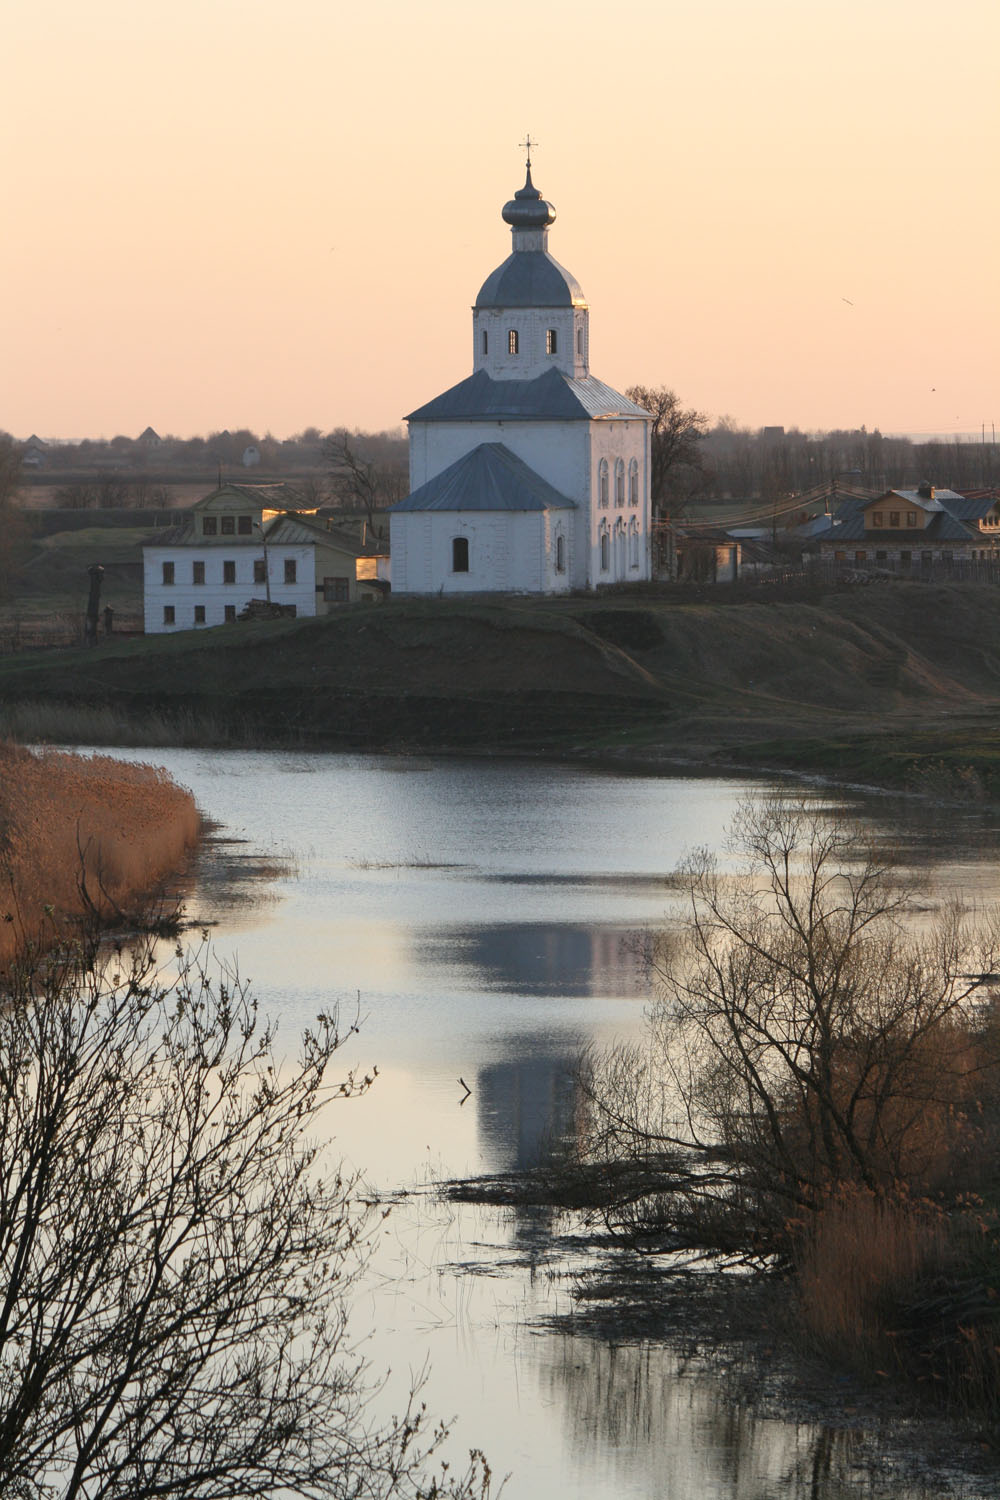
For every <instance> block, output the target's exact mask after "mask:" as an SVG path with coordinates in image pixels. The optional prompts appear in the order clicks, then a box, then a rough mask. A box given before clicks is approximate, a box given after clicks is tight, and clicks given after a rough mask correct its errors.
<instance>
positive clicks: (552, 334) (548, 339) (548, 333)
mask: <svg viewBox="0 0 1000 1500" xmlns="http://www.w3.org/2000/svg"><path fill="white" fill-rule="evenodd" d="M557 343H558V338H557V335H556V330H555V329H554V328H546V330H545V352H546V354H555V353H556V344H557Z"/></svg>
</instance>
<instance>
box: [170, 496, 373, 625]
mask: <svg viewBox="0 0 1000 1500" xmlns="http://www.w3.org/2000/svg"><path fill="white" fill-rule="evenodd" d="M282 501H284V503H285V504H287V503H288V496H287V494H286V493H285V492H284V491H283V488H282V486H268V485H256V486H255V485H237V484H227V485H223V486H221V487H220V488H219V489H217V490H215V491H213V493H212V494H210V495H206V496H205V498H204V499H202V500H199V501H198V502H197V504H195V505H194V506H193V507H192V509H191V512H190V514H189V516H188V518H187V519H186V520H185V521H184V522H183V523H182V524H181V525H179V526H171V527H170V528H169V529H168V530H166V531H163V532H161V533H160V534H159V535H158V536H156V537H154V538H153V539H152V540H151V541H149V542H147V543H145V545H144V546H143V604H144V614H145V630H146V634H147V635H154V634H160V633H163V632H164V631H171V630H191V629H199V628H201V627H202V626H210V625H224V624H226V623H227V622H229V621H235V620H237V619H238V618H239V616H240V614H241V613H242V611H243V610H244V609H246V608H247V606H248V605H249V604H250V601H251V600H255V601H264V602H265V603H270V604H280V605H284V606H285V607H286V608H287V609H289V610H290V611H291V612H292V613H294V614H296V615H319V614H326V613H328V612H329V611H330V610H331V609H335V608H337V607H338V606H339V605H343V604H349V603H352V602H353V601H355V600H357V599H363V598H380V597H382V593H383V589H384V585H383V584H381V583H380V582H378V581H376V580H375V577H374V574H375V571H376V568H375V564H376V563H377V559H376V558H375V556H374V552H373V549H372V548H370V547H367V546H366V545H365V544H364V543H362V542H361V540H360V539H354V538H352V537H351V536H350V535H349V534H348V533H346V532H344V531H343V530H342V529H338V530H337V531H331V530H328V529H327V528H326V527H325V526H324V525H323V524H322V522H317V521H316V520H314V518H313V517H312V516H311V515H309V514H306V515H297V514H294V513H289V512H287V511H282V512H280V513H278V514H276V513H275V505H276V503H281V502H282ZM366 573H367V574H368V575H369V576H367V577H364V576H359V575H364V574H366Z"/></svg>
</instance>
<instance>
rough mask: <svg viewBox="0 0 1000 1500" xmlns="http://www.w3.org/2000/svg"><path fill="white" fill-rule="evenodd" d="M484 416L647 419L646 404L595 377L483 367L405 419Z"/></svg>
mask: <svg viewBox="0 0 1000 1500" xmlns="http://www.w3.org/2000/svg"><path fill="white" fill-rule="evenodd" d="M484 417H485V418H487V419H489V418H498V419H502V420H508V419H511V418H516V419H518V420H519V421H535V422H553V421H555V422H587V421H590V419H591V418H592V417H641V418H642V419H643V420H644V421H647V422H648V421H650V420H651V418H650V415H649V412H648V411H647V410H646V408H645V407H644V406H637V405H636V404H635V402H634V401H630V400H629V399H628V397H627V396H622V395H620V394H619V392H618V391H616V390H613V389H612V387H611V386H610V385H605V384H604V381H603V380H598V379H597V378H596V376H594V375H585V376H583V377H582V378H581V379H578V380H574V379H573V377H572V376H571V375H565V374H564V373H563V372H562V371H561V370H556V369H551V370H546V372H545V374H544V375H537V376H536V377H535V378H534V379H533V380H494V379H493V378H492V377H491V376H490V375H487V373H486V371H485V370H477V371H476V373H475V374H474V375H470V376H468V377H467V379H465V380H460V381H459V383H458V385H453V386H452V387H451V389H450V390H448V391H445V392H444V393H443V395H440V396H435V398H434V400H433V401H428V402H427V404H426V405H425V406H418V407H417V409H416V411H411V412H410V413H409V415H408V416H407V418H406V421H407V422H472V421H476V420H477V419H482V418H484Z"/></svg>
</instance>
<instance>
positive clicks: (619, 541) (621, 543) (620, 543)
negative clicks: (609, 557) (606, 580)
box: [615, 521, 625, 578]
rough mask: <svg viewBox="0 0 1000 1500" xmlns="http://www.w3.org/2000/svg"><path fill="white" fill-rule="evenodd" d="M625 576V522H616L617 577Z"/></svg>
mask: <svg viewBox="0 0 1000 1500" xmlns="http://www.w3.org/2000/svg"><path fill="white" fill-rule="evenodd" d="M624 576H625V522H624V521H616V522H615V577H616V578H623V577H624Z"/></svg>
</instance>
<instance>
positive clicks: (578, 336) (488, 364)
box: [472, 307, 590, 380]
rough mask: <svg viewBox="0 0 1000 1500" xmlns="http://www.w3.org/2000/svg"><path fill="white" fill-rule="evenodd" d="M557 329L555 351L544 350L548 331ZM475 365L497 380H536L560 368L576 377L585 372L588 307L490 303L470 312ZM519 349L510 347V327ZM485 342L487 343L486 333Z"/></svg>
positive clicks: (587, 345) (475, 368)
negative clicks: (484, 343)
mask: <svg viewBox="0 0 1000 1500" xmlns="http://www.w3.org/2000/svg"><path fill="white" fill-rule="evenodd" d="M550 328H551V329H553V330H554V332H555V335H556V351H555V353H554V354H547V353H546V352H545V335H546V332H547V331H548V330H549V329H550ZM472 330H473V333H472V353H473V358H472V367H473V369H474V370H485V371H486V373H487V375H490V376H492V378H493V379H494V380H534V378H535V376H536V375H544V374H545V372H546V370H550V369H553V368H555V369H557V370H561V371H562V372H563V374H565V375H570V376H572V377H573V378H574V379H580V378H581V377H582V376H584V375H586V374H587V360H588V357H589V343H590V333H589V319H588V314H587V309H586V308H585V307H549V308H545V307H541V308H538V307H499V308H497V307H488V308H474V309H473V313H472ZM512 331H513V332H515V333H516V334H517V353H516V354H511V353H510V340H509V337H508V335H509V334H510V333H511V332H512ZM484 333H485V334H486V335H487V346H486V349H485V350H484V349H483V334H484Z"/></svg>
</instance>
